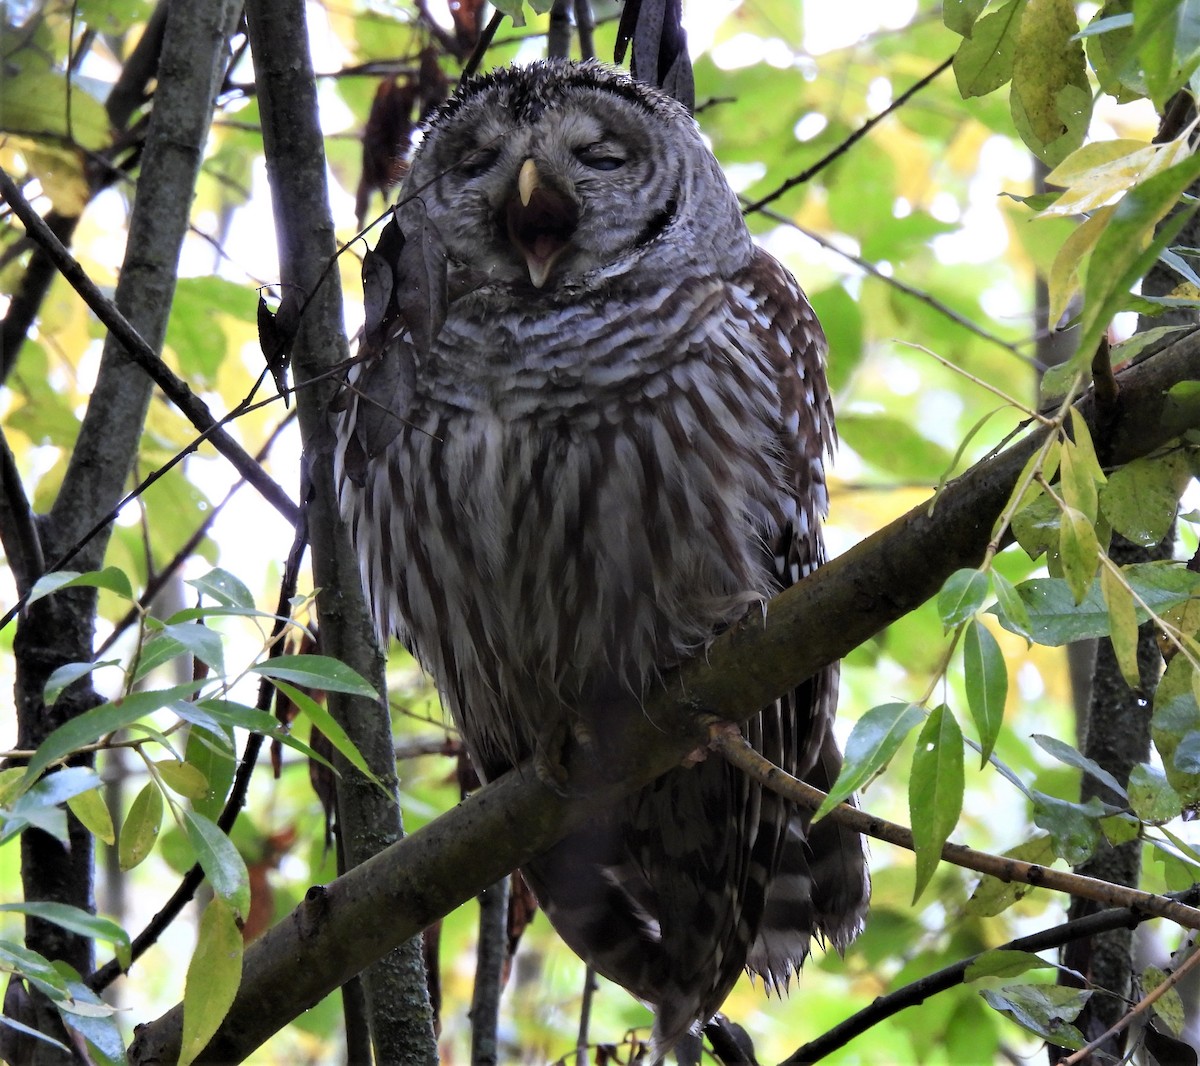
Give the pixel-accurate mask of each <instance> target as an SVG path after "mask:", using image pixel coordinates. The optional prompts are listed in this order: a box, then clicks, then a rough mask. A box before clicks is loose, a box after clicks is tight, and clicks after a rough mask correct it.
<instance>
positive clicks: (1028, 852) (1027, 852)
mask: <svg viewBox="0 0 1200 1066" xmlns="http://www.w3.org/2000/svg"><path fill="white" fill-rule="evenodd" d="M1004 857H1005V858H1008V859H1016V860H1017V861H1018V862H1027V863H1031V864H1032V865H1034V866H1050V865H1051V864H1052V863H1053V862H1054V860H1055V859H1056V858H1057V857H1058V856H1057V855H1056V854H1055V851H1054V841H1053V840H1052V839H1051V838H1050V837H1049V836H1037V837H1034V838H1033V839H1032V840H1027V841H1025V842H1024V843H1023V844H1018V845H1017V846H1016V847H1015V848H1011V849H1009V850H1008V851H1006V852H1005V853H1004ZM1032 891H1033V886H1032V885H1027V884H1025V883H1024V882H1021V881H1001V880H1000V878H998V877H992V876H991V875H990V874H986V875H984V876H983V877H982V878H980V880H979V884H978V885H976V886H975V891H974V892H972V893H971V898H970V899H968V900H967V906H966V910H967V913H968V914H974V915H976V916H978V917H981V918H992V917H994V916H995V915H997V914H1001V913H1002V912H1004V911H1006V910H1007V909H1008V908H1009V907H1011V906H1012V905H1013V904H1014V903H1016V902H1017V901H1018V900H1022V899H1024V898H1025V897H1026V896H1027V895H1028V894H1029V893H1030V892H1032Z"/></svg>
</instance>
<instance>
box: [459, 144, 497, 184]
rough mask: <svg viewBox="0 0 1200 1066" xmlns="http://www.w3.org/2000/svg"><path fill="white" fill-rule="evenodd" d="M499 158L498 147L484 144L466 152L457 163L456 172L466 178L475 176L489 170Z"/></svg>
mask: <svg viewBox="0 0 1200 1066" xmlns="http://www.w3.org/2000/svg"><path fill="white" fill-rule="evenodd" d="M499 158H500V149H499V148H489V147H487V146H484V147H481V148H475V149H472V150H471V151H470V152H468V153H467V154H466V156H465V157H464V158H463V161H462V162H461V163H459V164H458V172H459V173H460V174H462V175H463V176H464V177H467V178H477V177H479V176H480V175H481V174H486V173H487V172H488V171H489V170H491V169H492V167H493V166H495V165H496V160H497V159H499Z"/></svg>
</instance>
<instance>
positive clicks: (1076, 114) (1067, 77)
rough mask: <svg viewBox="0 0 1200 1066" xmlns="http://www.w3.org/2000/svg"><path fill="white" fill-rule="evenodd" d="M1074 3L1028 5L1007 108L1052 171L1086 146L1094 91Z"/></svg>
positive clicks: (1037, 0)
mask: <svg viewBox="0 0 1200 1066" xmlns="http://www.w3.org/2000/svg"><path fill="white" fill-rule="evenodd" d="M1078 30H1079V21H1078V19H1077V18H1076V15H1075V5H1074V4H1073V3H1072V2H1071V0H1030V3H1029V5H1028V6H1027V7H1026V9H1025V13H1024V16H1023V17H1022V19H1021V25H1020V27H1019V29H1018V31H1017V37H1016V42H1015V51H1014V53H1013V66H1012V89H1011V91H1010V93H1009V104H1010V107H1011V110H1012V118H1013V123H1014V124H1015V125H1016V128H1017V133H1018V134H1020V136H1021V139H1022V140H1023V141H1024V142H1025V143H1026V144H1027V145H1028V146H1029V148H1030V149H1031V150H1032V151H1033V153H1034V154H1035V155H1036V156H1038V158H1040V159H1041V160H1042V161H1043V162H1044V163H1046V164H1047V165H1048V166H1054V165H1055V164H1057V163H1060V162H1061V161H1062V160H1064V159H1065V158H1066V157H1067V156H1068V155H1070V154H1071V152H1073V151H1074V150H1075V149H1076V148H1078V147H1079V146H1080V145H1081V144H1083V138H1084V136H1085V135H1086V134H1087V127H1088V122H1089V121H1090V119H1091V115H1092V89H1091V85H1090V84H1089V83H1088V78H1087V63H1086V61H1085V60H1084V56H1083V45H1082V44H1081V43H1080V42H1079V41H1077V40H1075V39H1074V37H1075V34H1076V33H1077V32H1078Z"/></svg>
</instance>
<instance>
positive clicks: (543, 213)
mask: <svg viewBox="0 0 1200 1066" xmlns="http://www.w3.org/2000/svg"><path fill="white" fill-rule="evenodd" d="M517 190H518V191H517V194H516V195H515V196H513V197H512V199H510V200H509V201H508V209H507V216H506V222H507V225H508V237H509V240H511V241H512V242H513V244H514V245H515V246H516V248H517V250H518V251H519V252H520V253H521V254H522V255H523V256H524V257H525V265H526V267H528V269H529V280H530V281H531V282H532V283H533V286H534V288H537V289H540V288H541V287H542V286H543V285H545V284H546V279H547V278H548V277H549V276H550V271H551V270H552V269H553V267H554V263H555V261H556V260H557V259H558V257H559V256H560V255H561V254H562V252H563V250H564V249H565V248H566V247H567V245H568V244H569V243H570V241H571V237H572V235H573V234H574V233H575V227H576V226H577V225H578V224H579V211H578V209H577V208H576V206H575V204H574V203H572V202H571V200H569V199H568V198H567V197H566V196H564V195H563V194H562V193H560V192H557V191H555V190H554V189H551V188H548V187H547V186H545V185H543V184H542V183H541V177H540V175H539V174H538V171H537V167H536V166H535V165H534V162H533V160H532V159H527V160H525V164H524V166H522V167H521V174H520V178H519V179H518V182H517Z"/></svg>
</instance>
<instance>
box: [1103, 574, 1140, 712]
mask: <svg viewBox="0 0 1200 1066" xmlns="http://www.w3.org/2000/svg"><path fill="white" fill-rule="evenodd" d="M1100 591H1101V592H1102V593H1103V594H1104V605H1105V606H1106V607H1107V608H1108V629H1109V640H1110V641H1111V642H1112V649H1113V654H1114V655H1115V656H1116V657H1117V665H1118V666H1119V667H1120V668H1121V676H1122V677H1123V678H1125V683H1126V684H1127V685H1128V686H1129V687H1130V688H1131V689H1138V688H1140V687H1141V684H1142V680H1141V675H1140V673H1139V671H1138V661H1137V645H1138V625H1137V612H1136V611H1135V609H1134V605H1133V594H1132V593H1131V592H1130V591H1129V589H1128V587H1127V586H1126V585H1125V584H1124V583H1123V582H1122V581H1121V579H1120V578H1119V577H1117V575H1116V574H1115V573H1113V571H1112V570H1110V569H1109V568H1108V567H1107V566H1105V567H1102V568H1101V570H1100Z"/></svg>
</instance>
